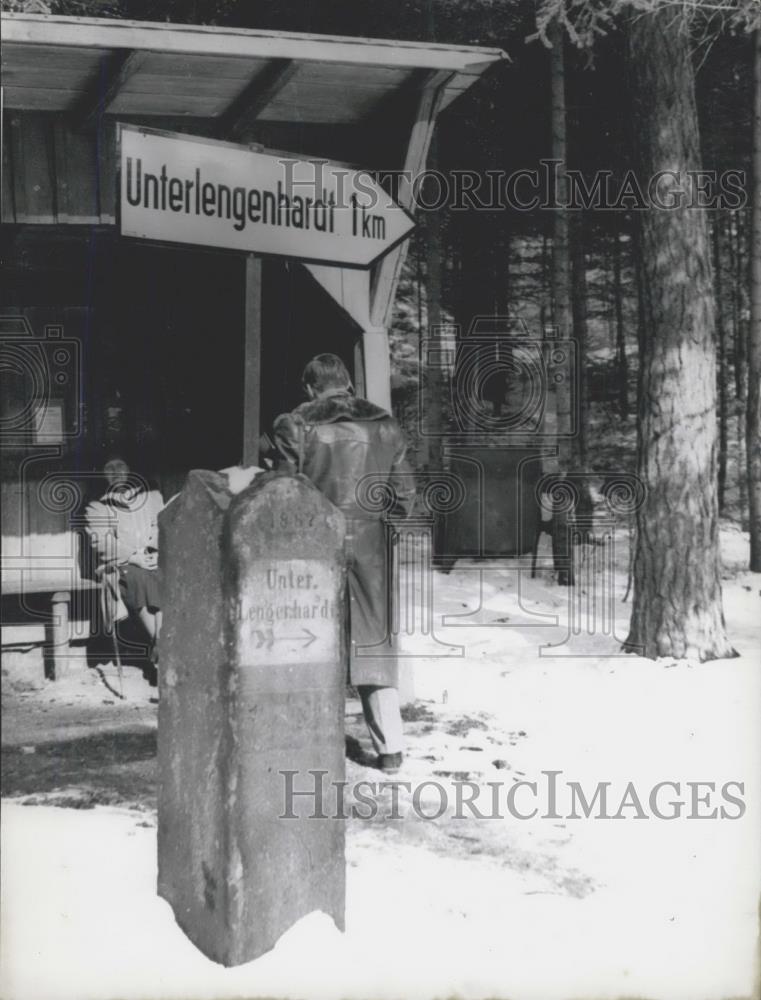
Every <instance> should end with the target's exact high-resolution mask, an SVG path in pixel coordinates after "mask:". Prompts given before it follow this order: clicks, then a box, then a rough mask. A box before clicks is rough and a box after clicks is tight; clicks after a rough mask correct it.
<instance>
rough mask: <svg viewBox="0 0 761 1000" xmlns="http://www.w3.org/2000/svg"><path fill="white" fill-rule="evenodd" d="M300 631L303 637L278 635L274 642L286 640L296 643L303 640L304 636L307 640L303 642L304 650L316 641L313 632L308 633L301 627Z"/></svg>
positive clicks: (308, 631)
mask: <svg viewBox="0 0 761 1000" xmlns="http://www.w3.org/2000/svg"><path fill="white" fill-rule="evenodd" d="M301 631H302V632H303V633H304V635H279V636H277V637H276V638H275V642H279V641H280V640H281V639H287V640H289V641H290V642H298V641H299V640H304V636H306V637H307V638H306V640H305V641H304V647H303V648H304V649H306V648H307V646H311V645H312V643H313V642H314V641H315V640H316V639H317V636H316V635H315V634H314V632H312V631H310V630H309V629H308V628H304V627H303V626H302V629H301Z"/></svg>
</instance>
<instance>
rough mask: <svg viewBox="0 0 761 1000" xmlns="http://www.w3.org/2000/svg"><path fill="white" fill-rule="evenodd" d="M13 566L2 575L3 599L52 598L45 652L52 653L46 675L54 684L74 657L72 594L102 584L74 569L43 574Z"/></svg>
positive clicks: (48, 570) (64, 672)
mask: <svg viewBox="0 0 761 1000" xmlns="http://www.w3.org/2000/svg"><path fill="white" fill-rule="evenodd" d="M12 562H13V564H14V565H13V566H12V567H10V568H9V567H8V566H7V565H5V566H4V567H3V572H2V593H3V596H6V595H7V596H30V595H32V594H50V619H49V620H48V621H47V622H45V641H44V649H45V650H47V651H48V653H49V661H48V665H46V675H47V676H48V677H49V678H50V679H51V680H57V679H59V678H61V677H63V676H64V675H65V674H66V672H67V669H68V663H69V658H70V656H71V646H70V642H71V624H70V614H69V611H70V605H71V597H72V594H74V593H77V592H80V591H97V590H98V589H99V584H98V583H96V582H95V581H94V580H88V579H84V578H83V577H81V576H80V575H79V572H78V571H77V570H74V569H64V570H50V569H44V570H40V569H38V568H36V567H34V566H33V565H28V566H27V567H26V568H25V567H23V566H20V565H19V562H20V560H19V559H13V560H12Z"/></svg>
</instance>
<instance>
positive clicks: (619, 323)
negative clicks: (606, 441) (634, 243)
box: [613, 230, 629, 420]
mask: <svg viewBox="0 0 761 1000" xmlns="http://www.w3.org/2000/svg"><path fill="white" fill-rule="evenodd" d="M613 287H614V305H615V310H616V371H617V375H618V410H619V413H620V414H621V417H622V419H623V420H627V419H628V417H629V365H628V361H627V358H626V329H625V327H624V301H623V298H624V294H623V286H622V282H621V237H620V235H619V232H618V230H616V231H615V232H614V234H613Z"/></svg>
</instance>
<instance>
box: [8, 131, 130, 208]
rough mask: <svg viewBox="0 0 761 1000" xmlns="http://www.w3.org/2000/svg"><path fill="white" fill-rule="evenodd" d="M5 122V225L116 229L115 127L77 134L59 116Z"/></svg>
mask: <svg viewBox="0 0 761 1000" xmlns="http://www.w3.org/2000/svg"><path fill="white" fill-rule="evenodd" d="M5 119H6V120H5V122H4V129H3V189H2V195H3V202H2V221H3V222H10V223H12V222H16V223H31V224H38V225H39V224H56V223H63V224H78V225H93V224H101V225H113V224H114V223H115V221H116V219H115V211H114V206H115V201H116V164H115V125H114V122H113V121H108V120H107V121H105V122H104V123H103V126H102V127H101V128H100V129H99V131H98V132H89V133H78V132H74V131H73V130H72V129H71V128H69V126H68V124H67V123H66V121H65V119H63V118H62V117H61V116H60V115H54V114H19V113H13V112H9V113H7V114H6V116H5Z"/></svg>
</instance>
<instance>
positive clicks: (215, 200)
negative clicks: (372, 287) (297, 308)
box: [119, 125, 414, 267]
mask: <svg viewBox="0 0 761 1000" xmlns="http://www.w3.org/2000/svg"><path fill="white" fill-rule="evenodd" d="M120 146H121V150H120V172H121V182H120V187H121V191H120V205H119V207H120V213H121V231H122V234H123V235H124V236H134V237H138V238H141V239H149V240H161V241H164V242H170V243H189V244H199V245H201V246H213V247H223V248H227V249H231V250H246V251H252V252H254V253H261V254H274V255H277V256H284V257H297V258H298V259H299V260H303V261H310V262H315V263H323V264H335V265H341V266H345V267H351V266H354V267H369V266H370V264H372V263H373V262H374V261H376V260H377V259H378V258H379V257H382V256H383V255H384V254H385V253H388V251H389V250H391V248H392V247H394V246H395V245H396V244H397V243H399V242H400V241H401V240H403V239H405V238H406V237H407V236H409V234H410V232H411V231H412V229H413V226H414V222H413V220H412V218H411V216H410V215H408V213H407V212H406V211H405V210H404V209H403V208H401V207H400V206H399V205H397V204H396V203H395V202H394V201H393V199H392V198H391V196H390V195H388V194H387V193H386V192H385V191H384V190H383V189H382V188H381V187H380V186H379V185H378V184H376V183H375V181H374V180H373V179H372V178H371V177H370V175H369V174H367V173H364V172H361V171H357V170H350V169H349V168H348V167H342V166H340V165H339V164H335V163H329V162H328V161H325V160H304V159H297V158H295V157H294V158H291V157H289V156H288V155H287V154H283V153H267V152H255V151H253V150H250V149H247V148H246V147H243V146H235V145H233V144H231V143H223V142H215V141H214V140H211V139H201V138H198V137H195V136H187V135H179V134H176V133H168V132H160V131H156V130H151V129H144V128H134V127H131V126H127V125H122V126H121V128H120Z"/></svg>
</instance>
